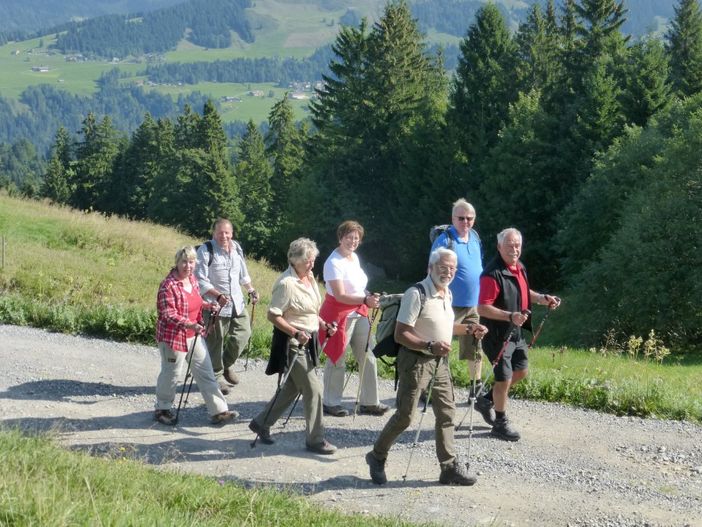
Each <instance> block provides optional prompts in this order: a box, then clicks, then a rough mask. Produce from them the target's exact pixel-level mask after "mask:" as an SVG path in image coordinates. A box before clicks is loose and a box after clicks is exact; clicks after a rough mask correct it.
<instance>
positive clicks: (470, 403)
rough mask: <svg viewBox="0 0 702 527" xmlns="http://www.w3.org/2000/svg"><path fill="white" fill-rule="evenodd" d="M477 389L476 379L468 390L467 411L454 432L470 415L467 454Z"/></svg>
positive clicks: (471, 432)
mask: <svg viewBox="0 0 702 527" xmlns="http://www.w3.org/2000/svg"><path fill="white" fill-rule="evenodd" d="M476 362H478V361H477V360H476ZM477 387H478V379H471V387H470V388H469V389H468V409H467V410H466V413H465V414H463V418H462V419H461V422H460V423H458V426H456V430H459V429H460V428H461V426H462V425H463V421H465V420H466V417H468V414H470V432H469V434H468V452H470V438H471V436H472V435H473V408H474V406H475V399H476V398H477V396H478V394H477V393H476V392H475V391H476V388H477Z"/></svg>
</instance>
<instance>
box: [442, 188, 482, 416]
mask: <svg viewBox="0 0 702 527" xmlns="http://www.w3.org/2000/svg"><path fill="white" fill-rule="evenodd" d="M473 225H475V208H474V207H473V205H471V204H470V203H468V201H466V200H465V199H464V198H460V199H459V200H457V201H456V202H455V203H454V204H453V210H452V212H451V226H450V227H449V228H448V229H446V231H445V232H443V233H442V234H440V235H439V236H437V238H436V239H435V240H434V243H433V244H432V246H431V250H432V251H435V250H436V249H438V248H439V247H446V248H448V249H451V250H452V251H453V252H455V253H456V258H457V259H458V268H457V270H456V276H455V278H454V279H453V282H451V285H450V286H449V288H450V289H451V294H452V295H453V312H454V317H455V321H456V322H457V323H466V322H470V323H474V324H477V323H478V322H480V316H479V315H478V309H477V305H478V294H479V292H480V274H481V273H482V272H483V252H482V245H481V243H480V236H478V233H477V232H476V231H475V229H473ZM458 344H459V353H458V358H459V359H461V360H467V361H468V374H469V375H470V379H471V386H475V387H476V390H477V391H479V390H480V386H479V384H480V378H481V377H480V374H481V370H482V347H481V344H480V340H478V339H476V338H475V337H473V336H472V335H463V336H460V337H458ZM478 410H479V411H480V413H481V415H482V416H483V418H484V419H485V421H486V422H487V423H488V424H490V425H492V424H493V416H492V415H491V414H492V412H491V409H490V408H486V409H485V411H482V409H481V408H478Z"/></svg>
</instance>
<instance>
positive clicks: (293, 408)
mask: <svg viewBox="0 0 702 527" xmlns="http://www.w3.org/2000/svg"><path fill="white" fill-rule="evenodd" d="M332 325H333V326H334V327H336V325H337V324H336V322H332ZM328 340H329V334H328V333H327V336H326V337H325V338H324V342H322V346H321V347H320V350H319V353H320V355H321V354H322V353H323V352H324V348H325V347H326V345H327V341H328ZM314 374H315V375H317V368H315V369H314ZM300 397H302V392H300V393H298V394H297V397H296V398H295V402H294V403H293V405H292V408H290V412H289V413H288V416H287V417H286V418H285V422H284V423H283V428H285V425H286V424H288V421H290V416H291V415H292V414H293V412H294V411H295V408H296V407H297V403H298V401H299V400H300Z"/></svg>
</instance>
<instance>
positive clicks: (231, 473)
mask: <svg viewBox="0 0 702 527" xmlns="http://www.w3.org/2000/svg"><path fill="white" fill-rule="evenodd" d="M0 360H2V364H3V373H2V376H0V423H1V424H2V426H6V427H7V426H19V427H21V428H23V429H25V430H28V431H53V432H54V434H55V435H56V438H57V440H58V441H59V442H60V443H61V444H63V445H65V446H66V447H69V448H76V449H83V450H88V451H91V452H94V453H96V454H102V455H111V456H130V457H135V458H139V459H142V460H144V462H146V463H148V464H153V465H157V466H159V467H161V468H164V469H176V470H183V471H190V472H197V473H200V474H205V475H209V476H212V477H214V478H218V479H221V480H235V481H238V482H240V483H242V484H244V485H246V486H256V485H276V486H291V487H292V488H294V489H296V490H297V491H298V492H300V493H302V494H305V495H306V496H308V498H309V499H310V500H312V501H314V502H317V503H319V504H320V506H324V507H335V508H338V509H340V510H343V511H347V512H358V513H363V514H374V515H375V514H384V515H390V516H394V517H399V518H405V519H411V520H415V521H434V522H436V523H438V524H440V525H513V526H523V525H539V526H541V525H546V526H551V525H553V526H561V525H562V526H566V525H568V526H644V525H647V526H659V525H661V526H662V525H665V526H668V525H670V526H684V525H689V526H702V446H701V443H702V427H700V426H698V425H693V424H690V423H683V422H673V421H659V420H644V419H639V418H628V417H615V416H610V415H605V414H600V413H597V412H587V411H583V410H579V409H573V408H569V407H564V406H559V405H552V404H540V403H533V402H521V401H515V402H514V403H513V404H512V406H511V409H510V415H511V417H512V420H513V422H514V423H515V425H516V426H517V427H518V429H519V430H520V432H521V434H522V440H521V441H519V442H518V443H511V444H510V443H505V442H502V441H499V440H496V439H493V438H491V437H489V435H488V432H489V429H488V428H487V427H486V426H484V425H483V424H482V422H481V421H480V417H479V416H477V414H476V419H475V421H474V423H475V427H474V433H473V439H472V446H471V460H470V461H471V469H472V470H473V471H474V472H477V473H478V478H479V479H478V483H477V484H476V485H475V486H474V487H470V488H457V487H445V486H443V485H439V484H438V481H437V480H438V465H437V461H436V457H435V453H434V441H433V415H432V413H431V411H429V412H428V413H427V415H426V417H425V419H424V423H423V432H422V433H421V435H420V443H419V445H418V446H417V447H416V450H415V452H414V456H413V458H412V465H411V467H410V470H409V475H408V478H407V481H403V479H402V475H403V474H404V472H405V469H406V466H407V460H408V455H409V449H410V447H411V443H412V441H413V439H414V435H415V431H416V425H417V422H416V421H415V423H413V425H412V427H411V428H410V429H409V430H408V431H407V432H406V433H405V434H403V436H402V437H401V439H400V442H399V443H398V444H397V445H396V446H395V447H394V449H393V450H392V451H391V455H390V457H389V458H388V463H387V473H388V478H389V483H388V484H387V485H385V486H382V487H377V486H375V485H373V484H372V483H371V482H370V480H369V477H368V469H367V466H366V464H365V462H364V459H363V456H364V454H365V453H366V452H367V451H368V450H369V449H370V446H371V444H372V442H373V440H374V438H375V436H376V435H377V432H378V431H379V430H380V428H381V427H382V425H383V424H384V423H385V420H386V419H387V417H381V418H378V417H367V416H359V417H357V418H356V419H355V420H354V419H352V418H350V417H347V418H332V417H327V418H325V425H326V427H327V437H328V439H329V440H330V441H331V442H332V443H334V444H336V445H337V446H339V447H340V449H339V451H338V453H337V454H336V455H334V456H330V457H322V456H315V455H313V454H310V453H308V452H307V451H305V449H304V421H303V419H302V414H301V408H298V409H297V410H296V412H295V413H294V414H293V418H292V419H291V420H290V422H289V423H288V425H287V426H286V427H285V428H284V429H283V428H281V426H280V423H278V425H276V427H274V428H273V430H272V432H273V434H274V438H275V439H276V443H275V445H272V446H267V445H262V444H259V445H258V446H256V448H254V449H252V448H251V447H250V443H251V441H252V439H253V435H252V434H251V432H250V431H249V430H248V428H247V424H248V422H249V420H250V419H251V418H252V417H253V416H254V415H255V414H256V413H257V412H258V411H260V409H261V408H262V405H263V404H264V403H265V401H267V400H268V399H269V398H270V397H271V396H272V395H273V392H274V389H275V379H274V378H272V377H267V376H265V375H264V373H263V369H264V364H263V363H262V362H257V361H252V362H251V363H250V366H249V369H248V371H246V372H243V365H242V367H241V368H240V369H241V370H242V374H241V377H242V382H241V384H240V385H239V386H238V387H236V388H235V389H234V390H233V392H232V394H231V395H229V396H228V399H229V401H230V404H231V407H232V408H234V409H236V410H237V411H239V412H240V413H241V417H240V418H239V419H238V420H237V421H236V422H235V423H234V424H228V425H225V426H221V427H215V426H211V425H209V424H208V421H207V415H206V412H205V408H204V405H203V402H202V399H201V397H200V395H199V393H197V392H194V393H193V394H192V395H191V397H190V403H189V404H188V406H187V408H186V409H185V410H184V411H183V412H182V413H181V423H180V424H179V426H178V427H176V428H169V427H165V426H162V425H159V424H156V423H155V422H154V421H153V420H152V409H153V402H154V396H153V393H154V385H155V380H156V376H157V374H158V370H159V359H158V354H157V351H156V348H155V347H149V346H136V345H129V344H121V343H113V342H109V341H102V340H95V339H87V338H81V337H72V336H66V335H58V334H53V333H48V332H44V331H40V330H35V329H28V328H19V327H13V326H0ZM355 393H356V384H355V379H352V380H351V382H350V386H349V388H348V389H347V393H346V394H345V395H346V401H345V402H346V404H347V406H348V407H351V406H352V404H353V399H354V397H355ZM381 393H382V397H383V400H384V402H386V403H387V404H392V403H393V394H394V392H393V390H392V385H391V383H389V382H383V385H382V392H381ZM456 396H457V400H458V401H459V408H458V416H459V417H462V416H463V414H464V413H465V411H466V404H465V401H466V394H465V393H464V392H461V391H457V393H456ZM300 406H301V405H300ZM467 422H468V420H466V423H467ZM468 436H469V434H468V430H467V427H464V428H462V429H461V430H460V431H458V432H457V433H456V439H457V444H458V449H459V453H460V454H461V455H462V456H464V457H465V456H466V454H467V448H468Z"/></svg>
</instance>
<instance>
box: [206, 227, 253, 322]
mask: <svg viewBox="0 0 702 527" xmlns="http://www.w3.org/2000/svg"><path fill="white" fill-rule="evenodd" d="M234 243H236V242H235V241H234V240H232V245H233V244H234ZM212 249H213V251H212V263H211V264H210V265H207V263H208V261H209V252H208V250H207V245H206V244H204V243H203V244H202V245H201V246H200V248H199V249H198V250H197V265H196V267H195V276H196V277H197V280H198V283H199V284H200V291H201V293H202V294H203V295H206V294H207V292H208V291H209V290H210V289H213V288H214V289H216V290H217V291H219V292H221V293H224V294H225V295H227V296H228V297H229V298H231V301H230V302H229V303H227V305H225V306H224V307H223V308H222V309H221V310H220V312H219V316H220V317H231V316H235V315H237V314H240V313H242V312H243V311H244V295H243V294H242V292H241V287H239V286H240V285H244V284H248V283H250V282H251V277H250V276H249V271H248V269H247V268H246V262H245V261H244V258H243V257H242V256H241V255H240V254H239V251H237V250H236V248H235V247H233V246H232V248H231V249H230V250H229V251H225V250H224V249H222V247H220V245H219V244H218V243H217V241H216V240H212Z"/></svg>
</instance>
